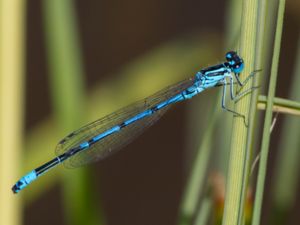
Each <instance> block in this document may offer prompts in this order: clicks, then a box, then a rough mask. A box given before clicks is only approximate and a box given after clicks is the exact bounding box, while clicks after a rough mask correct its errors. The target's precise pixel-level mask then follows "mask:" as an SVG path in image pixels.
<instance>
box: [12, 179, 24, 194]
mask: <svg viewBox="0 0 300 225" xmlns="http://www.w3.org/2000/svg"><path fill="white" fill-rule="evenodd" d="M19 183H21V182H20V181H18V182H17V183H16V184H15V185H14V186H13V187H12V188H11V190H12V192H13V193H14V194H17V193H18V192H19V191H20V190H21V188H20V185H22V183H21V184H19Z"/></svg>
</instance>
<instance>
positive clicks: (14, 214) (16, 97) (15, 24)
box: [0, 0, 25, 225]
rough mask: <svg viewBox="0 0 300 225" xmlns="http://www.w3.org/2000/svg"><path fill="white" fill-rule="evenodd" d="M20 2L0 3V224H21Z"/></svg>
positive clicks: (22, 59)
mask: <svg viewBox="0 0 300 225" xmlns="http://www.w3.org/2000/svg"><path fill="white" fill-rule="evenodd" d="M24 6H25V4H24V1H23V0H0V109H1V110H0V181H1V184H0V224H3V225H4V224H6V225H18V224H21V221H22V216H21V207H22V205H21V199H20V196H16V195H13V193H12V192H11V186H12V184H13V183H14V182H15V181H16V179H17V178H18V177H19V176H20V173H19V172H20V168H21V160H20V159H21V157H20V156H21V149H22V146H23V143H22V142H23V136H22V133H23V124H24V123H23V114H24V112H23V107H24V77H23V76H24V36H25V35H24V27H25V23H24V18H25V15H24V14H25V7H24Z"/></svg>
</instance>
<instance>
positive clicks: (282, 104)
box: [257, 95, 300, 116]
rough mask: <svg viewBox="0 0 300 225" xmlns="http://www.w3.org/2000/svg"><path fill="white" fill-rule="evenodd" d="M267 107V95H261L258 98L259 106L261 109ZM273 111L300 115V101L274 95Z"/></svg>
mask: <svg viewBox="0 0 300 225" xmlns="http://www.w3.org/2000/svg"><path fill="white" fill-rule="evenodd" d="M266 107H267V97H266V96H262V95H260V96H259V98H258V104H257V108H258V109H260V110H265V109H266ZM272 111H273V112H280V113H285V114H290V115H296V116H300V102H296V101H292V100H289V99H284V98H278V97H274V99H273V109H272Z"/></svg>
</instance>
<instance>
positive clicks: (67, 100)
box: [43, 0, 103, 225]
mask: <svg viewBox="0 0 300 225" xmlns="http://www.w3.org/2000/svg"><path fill="white" fill-rule="evenodd" d="M73 4H74V1H72V0H64V1H61V0H44V13H43V15H44V16H45V29H46V30H45V33H46V41H47V50H48V59H49V71H50V84H51V92H52V101H53V107H54V115H55V117H56V121H57V122H58V127H59V129H60V130H61V132H59V133H60V134H63V135H62V136H64V135H66V134H67V133H69V132H71V131H72V130H74V129H77V128H78V127H80V126H81V125H82V122H83V121H84V119H83V117H84V116H85V111H84V109H85V93H84V80H83V69H82V62H81V52H80V47H79V40H78V31H77V27H76V26H77V24H76V20H75V12H74V5H73ZM90 176H91V175H90V173H89V170H88V169H87V168H82V169H78V170H77V171H74V172H72V171H66V172H65V173H64V179H63V185H64V191H63V197H64V206H65V215H66V219H67V220H68V221H69V223H70V224H74V225H76V224H78V225H81V224H88V225H93V224H103V221H102V220H103V214H102V212H101V210H100V209H99V207H98V205H97V204H96V203H97V201H94V200H95V196H97V193H96V191H95V188H94V185H92V179H91V178H90Z"/></svg>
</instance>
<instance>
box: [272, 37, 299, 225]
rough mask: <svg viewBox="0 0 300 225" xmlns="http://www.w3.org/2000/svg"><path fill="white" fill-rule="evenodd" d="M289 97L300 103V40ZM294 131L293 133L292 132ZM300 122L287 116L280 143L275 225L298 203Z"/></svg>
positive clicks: (276, 181) (282, 221) (297, 118)
mask: <svg viewBox="0 0 300 225" xmlns="http://www.w3.org/2000/svg"><path fill="white" fill-rule="evenodd" d="M294 65H295V69H294V73H293V79H292V81H291V88H290V93H289V97H290V99H292V100H295V101H298V102H300V88H299V87H300V76H299V74H300V38H299V39H298V48H297V57H296V60H295V63H294ZM291 131H293V132H291ZM299 137H300V122H299V117H293V116H289V115H288V116H286V118H285V124H284V125H283V129H282V138H281V139H280V142H279V154H278V156H277V160H276V162H277V163H276V166H277V168H276V171H275V173H274V174H276V177H275V179H274V180H275V181H274V183H275V185H273V186H274V187H275V189H274V192H273V199H274V203H275V205H274V212H273V216H274V217H273V218H274V220H273V221H272V223H273V224H283V223H284V221H286V219H287V216H288V214H287V212H288V211H289V210H290V209H291V206H292V205H293V204H294V203H295V201H296V196H297V187H299V178H298V177H299V172H298V171H299V169H300V164H299V159H300V151H299V146H300V139H299Z"/></svg>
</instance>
